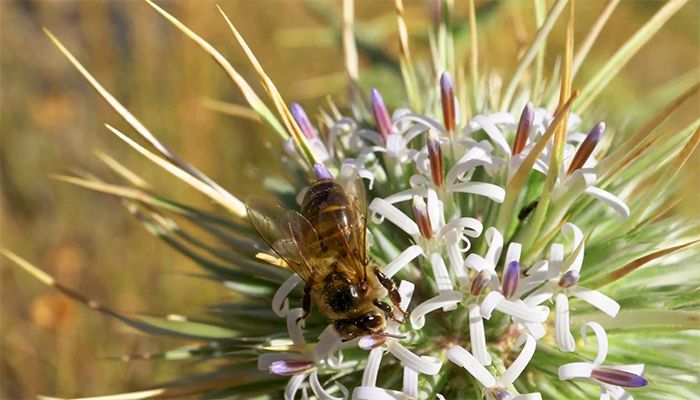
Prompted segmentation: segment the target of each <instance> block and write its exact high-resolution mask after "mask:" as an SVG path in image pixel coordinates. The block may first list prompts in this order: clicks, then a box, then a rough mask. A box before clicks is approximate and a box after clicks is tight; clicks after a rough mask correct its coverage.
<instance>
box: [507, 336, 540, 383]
mask: <svg viewBox="0 0 700 400" xmlns="http://www.w3.org/2000/svg"><path fill="white" fill-rule="evenodd" d="M522 341H525V345H524V346H523V349H522V350H520V354H518V357H516V359H515V360H513V363H512V364H510V366H508V368H507V369H506V371H505V372H504V373H503V375H501V376H500V377H499V378H498V384H499V385H502V386H510V385H512V384H513V382H515V380H516V379H518V377H519V376H520V374H522V373H523V371H524V370H525V367H527V365H528V364H529V363H530V360H532V356H533V355H534V354H535V348H536V347H537V341H536V340H535V338H534V337H532V336H530V335H528V334H527V333H525V334H523V335H521V336H520V337H519V338H518V342H522Z"/></svg>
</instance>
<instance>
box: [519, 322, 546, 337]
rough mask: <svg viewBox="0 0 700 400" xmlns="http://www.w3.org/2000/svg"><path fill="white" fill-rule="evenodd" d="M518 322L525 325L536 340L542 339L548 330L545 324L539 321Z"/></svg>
mask: <svg viewBox="0 0 700 400" xmlns="http://www.w3.org/2000/svg"><path fill="white" fill-rule="evenodd" d="M518 322H520V323H522V324H523V325H524V326H525V328H526V329H527V331H528V332H530V335H532V337H534V338H535V340H540V339H542V338H543V337H544V336H545V335H546V334H547V331H546V330H545V329H544V324H540V323H539V322H521V321H518Z"/></svg>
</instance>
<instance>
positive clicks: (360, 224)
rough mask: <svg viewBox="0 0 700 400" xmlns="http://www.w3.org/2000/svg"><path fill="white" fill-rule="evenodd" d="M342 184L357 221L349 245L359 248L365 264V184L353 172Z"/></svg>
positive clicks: (366, 258) (366, 259)
mask: <svg viewBox="0 0 700 400" xmlns="http://www.w3.org/2000/svg"><path fill="white" fill-rule="evenodd" d="M343 185H344V186H345V190H346V191H347V192H348V194H349V195H350V197H351V198H352V201H353V202H354V203H355V204H354V205H355V207H354V209H355V215H354V217H355V218H354V220H355V221H357V226H356V229H355V230H354V232H353V234H352V238H351V240H352V243H350V245H352V247H354V248H355V249H358V250H359V252H360V258H361V259H362V261H363V264H364V265H365V266H366V265H367V261H369V260H368V257H367V193H366V190H365V184H364V182H363V181H362V177H360V175H358V174H357V173H354V174H353V175H352V176H351V177H348V178H347V181H345V182H344V183H343ZM365 276H366V271H365Z"/></svg>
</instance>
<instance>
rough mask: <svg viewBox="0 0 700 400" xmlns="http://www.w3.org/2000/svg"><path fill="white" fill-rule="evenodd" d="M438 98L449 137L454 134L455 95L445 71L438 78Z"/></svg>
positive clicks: (447, 73) (450, 79)
mask: <svg viewBox="0 0 700 400" xmlns="http://www.w3.org/2000/svg"><path fill="white" fill-rule="evenodd" d="M440 97H441V99H442V117H443V120H444V121H445V129H446V130H447V133H448V134H449V135H452V134H454V132H455V125H456V120H455V93H454V84H453V83H452V77H451V76H450V73H449V72H447V71H445V72H443V73H442V75H441V76H440Z"/></svg>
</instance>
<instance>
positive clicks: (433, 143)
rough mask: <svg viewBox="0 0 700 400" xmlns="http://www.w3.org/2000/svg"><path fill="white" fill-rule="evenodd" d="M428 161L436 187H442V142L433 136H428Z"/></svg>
mask: <svg viewBox="0 0 700 400" xmlns="http://www.w3.org/2000/svg"><path fill="white" fill-rule="evenodd" d="M427 147H428V160H429V161H430V174H431V175H432V177H433V183H434V184H435V186H437V187H440V186H442V180H443V175H444V171H443V169H442V149H441V148H440V142H439V141H438V140H437V138H436V137H434V136H433V135H428V143H427Z"/></svg>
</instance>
